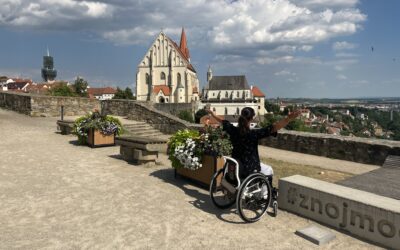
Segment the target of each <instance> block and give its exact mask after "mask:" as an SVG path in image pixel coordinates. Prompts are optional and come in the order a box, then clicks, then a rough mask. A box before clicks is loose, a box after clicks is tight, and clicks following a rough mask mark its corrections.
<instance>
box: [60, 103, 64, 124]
mask: <svg viewBox="0 0 400 250" xmlns="http://www.w3.org/2000/svg"><path fill="white" fill-rule="evenodd" d="M63 120H64V105H61V121H63Z"/></svg>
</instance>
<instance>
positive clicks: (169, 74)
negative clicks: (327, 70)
mask: <svg viewBox="0 0 400 250" xmlns="http://www.w3.org/2000/svg"><path fill="white" fill-rule="evenodd" d="M136 98H137V100H141V101H153V102H155V103H189V102H192V101H198V100H199V80H198V78H197V74H196V71H195V69H194V68H193V66H192V65H191V64H190V54H189V49H188V48H187V42H186V34H185V31H184V29H182V34H181V41H180V46H179V47H178V45H177V44H176V43H175V42H174V41H173V40H172V39H170V38H169V37H168V36H167V35H165V34H164V33H163V32H160V34H159V35H158V36H157V38H156V39H155V41H154V42H153V44H152V45H151V46H150V48H149V50H148V51H147V52H146V54H145V56H144V57H143V59H142V60H141V61H140V63H139V65H138V67H137V74H136Z"/></svg>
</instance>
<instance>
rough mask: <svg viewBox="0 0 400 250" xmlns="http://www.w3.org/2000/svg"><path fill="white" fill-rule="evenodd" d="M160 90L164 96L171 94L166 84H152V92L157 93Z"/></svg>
mask: <svg viewBox="0 0 400 250" xmlns="http://www.w3.org/2000/svg"><path fill="white" fill-rule="evenodd" d="M160 91H162V92H163V94H164V95H165V96H167V95H170V94H171V89H170V88H169V87H168V86H166V85H154V86H153V93H154V94H156V95H157V94H158V93H159V92H160Z"/></svg>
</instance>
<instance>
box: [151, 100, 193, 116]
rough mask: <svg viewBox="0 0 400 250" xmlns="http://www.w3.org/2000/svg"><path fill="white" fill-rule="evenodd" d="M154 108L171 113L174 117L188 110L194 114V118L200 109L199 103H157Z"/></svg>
mask: <svg viewBox="0 0 400 250" xmlns="http://www.w3.org/2000/svg"><path fill="white" fill-rule="evenodd" d="M153 105H154V107H155V108H156V109H158V110H160V111H163V112H166V113H170V114H173V115H176V116H177V115H178V114H179V112H181V111H185V110H188V111H190V112H192V114H193V116H194V113H195V112H196V110H197V109H198V103H196V102H191V103H155V104H153Z"/></svg>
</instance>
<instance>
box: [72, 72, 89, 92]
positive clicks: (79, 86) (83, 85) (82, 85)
mask: <svg viewBox="0 0 400 250" xmlns="http://www.w3.org/2000/svg"><path fill="white" fill-rule="evenodd" d="M73 87H74V91H75V93H76V94H77V95H78V96H82V97H87V91H86V90H87V87H88V82H87V81H86V80H85V79H83V78H81V77H77V78H76V80H75V83H74V84H73Z"/></svg>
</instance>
